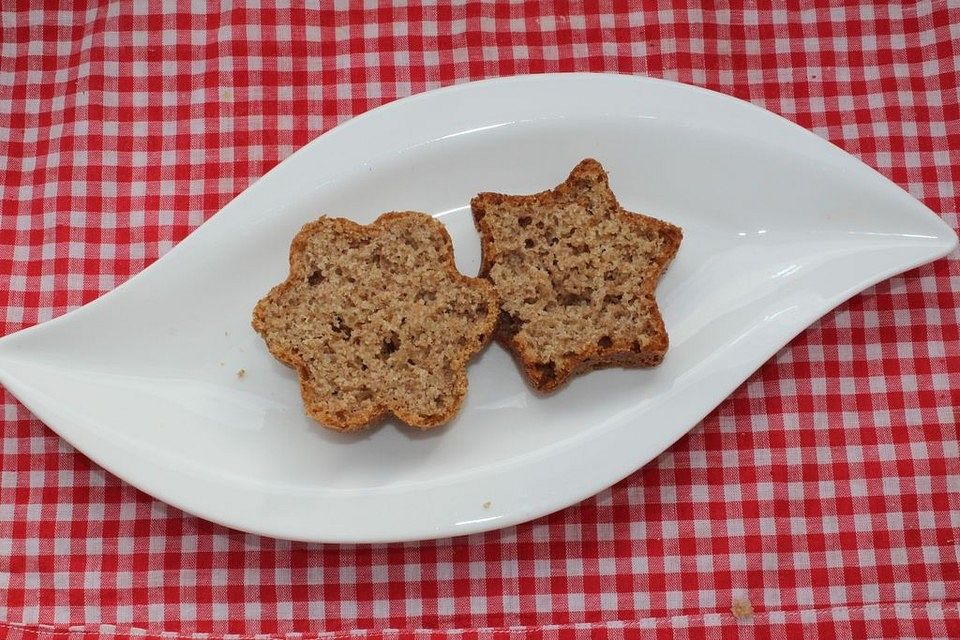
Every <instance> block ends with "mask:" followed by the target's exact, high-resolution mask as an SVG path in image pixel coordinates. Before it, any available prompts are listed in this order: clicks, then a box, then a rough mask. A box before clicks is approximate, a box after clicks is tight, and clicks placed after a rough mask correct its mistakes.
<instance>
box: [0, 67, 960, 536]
mask: <svg viewBox="0 0 960 640" xmlns="http://www.w3.org/2000/svg"><path fill="white" fill-rule="evenodd" d="M587 156H593V157H595V158H597V159H598V160H600V161H601V162H603V164H604V165H605V166H606V168H607V169H608V170H609V172H610V178H611V183H612V186H613V189H614V191H615V192H616V193H617V195H618V196H619V198H620V201H621V202H622V203H623V204H624V206H626V207H627V208H628V209H632V210H635V211H642V212H645V213H649V214H652V215H655V216H659V217H662V218H664V219H666V220H670V221H671V222H674V223H677V224H679V225H681V226H682V227H683V229H684V242H683V246H682V247H681V249H680V253H679V255H678V257H677V259H676V260H675V261H674V263H673V265H672V266H671V268H670V270H669V272H668V273H667V275H666V276H665V278H664V280H663V281H662V283H661V285H660V288H659V293H658V297H659V299H660V302H661V307H662V310H663V315H664V317H665V319H666V324H667V328H668V330H669V333H670V340H671V348H670V352H669V353H668V355H667V358H666V360H665V362H664V363H663V364H662V365H661V366H659V367H657V368H654V369H650V370H644V371H636V370H633V371H626V370H605V371H598V372H594V373H591V374H589V375H586V376H583V377H580V378H577V379H575V380H574V381H573V382H572V383H571V384H570V385H569V386H567V387H566V388H564V389H562V390H561V391H559V392H558V393H556V394H555V395H553V396H552V397H546V398H541V397H537V396H536V395H534V394H533V393H531V391H530V390H529V389H528V387H527V386H526V385H525V384H524V382H523V380H522V379H521V377H520V374H519V372H518V370H517V368H516V367H515V366H514V364H513V362H512V361H511V359H510V358H509V357H508V356H507V354H506V353H505V352H504V351H503V350H502V349H501V348H500V347H499V346H496V345H494V346H492V347H491V348H490V349H488V350H487V351H486V353H485V354H484V355H483V356H482V357H481V358H480V359H479V360H477V361H475V362H474V363H473V365H472V366H471V367H470V370H469V377H470V390H469V393H468V397H467V401H466V403H465V405H464V407H463V409H462V412H461V414H460V416H459V418H457V419H456V421H454V422H453V423H452V424H451V425H450V426H448V427H446V428H442V429H439V430H435V431H432V432H428V433H421V432H417V431H414V430H411V429H408V428H405V427H402V426H400V425H397V424H389V423H388V424H386V425H384V426H382V427H380V428H376V429H373V430H370V431H367V432H364V433H361V434H360V435H354V436H348V435H341V434H336V433H333V432H330V431H327V430H325V429H322V428H320V427H318V426H316V425H315V424H313V423H312V422H311V421H310V420H309V419H307V418H305V417H304V415H303V410H302V407H301V402H300V397H299V393H298V388H297V384H296V378H295V375H294V374H293V372H291V371H290V370H289V369H287V368H286V367H284V366H282V365H280V364H279V363H277V362H276V361H274V360H273V358H271V357H270V356H269V355H268V354H267V352H266V350H265V348H264V346H263V344H262V342H261V340H260V338H259V337H258V336H257V335H256V334H254V333H253V331H252V330H251V329H250V326H249V317H250V311H251V309H252V308H253V305H254V303H255V302H256V301H257V299H258V298H259V297H260V296H261V295H263V293H264V292H266V291H267V290H268V289H269V288H270V286H271V285H273V284H274V283H276V282H278V281H280V280H281V279H282V278H283V277H284V276H285V273H286V269H287V248H288V245H289V242H290V238H291V237H292V236H293V235H294V233H295V232H296V231H297V230H298V229H299V228H300V226H301V225H302V224H303V223H304V222H305V221H307V220H310V219H312V218H314V217H316V216H317V215H318V214H320V213H325V214H330V215H337V216H349V217H351V218H353V219H355V220H357V221H359V222H369V221H371V220H373V219H374V217H376V216H377V215H378V214H379V213H381V212H383V211H387V210H393V209H399V210H403V209H416V210H421V211H427V212H430V213H432V214H435V215H437V216H440V217H441V219H442V220H443V221H444V222H445V223H446V224H447V226H448V228H449V229H450V232H451V234H452V236H453V238H454V244H455V246H456V255H457V261H458V264H459V266H460V268H461V269H462V270H463V271H464V272H466V273H470V274H474V273H476V270H477V266H478V263H479V242H478V240H477V236H476V233H475V232H474V230H473V224H472V221H471V218H470V214H469V209H468V208H467V203H468V201H469V199H470V197H471V196H473V195H474V194H475V193H477V192H478V191H482V190H492V191H503V192H508V193H526V192H532V191H537V190H540V189H544V188H547V187H551V186H553V185H555V184H556V183H558V182H560V181H561V180H562V179H563V178H564V177H565V176H566V174H567V172H568V171H569V170H570V169H571V168H572V167H573V166H574V164H576V162H577V161H579V160H581V159H582V158H584V157H587ZM956 242H957V239H956V236H955V234H954V233H953V231H952V230H951V229H950V228H949V227H947V225H946V224H944V223H943V222H942V221H941V220H940V219H939V218H937V217H936V216H935V215H934V214H932V213H931V212H930V211H929V210H928V209H926V208H925V207H924V206H923V205H921V204H920V203H919V202H917V201H916V200H914V199H913V198H911V197H910V196H909V195H907V194H906V193H905V192H903V191H902V190H900V189H899V188H897V187H896V186H895V185H893V184H892V183H890V182H889V181H887V180H886V179H884V178H883V177H881V176H880V175H879V174H877V173H876V172H874V171H873V170H871V169H869V168H868V167H866V166H865V165H863V164H861V163H860V162H859V161H857V160H855V159H854V158H852V157H851V156H849V155H847V154H845V153H844V152H842V151H840V150H839V149H837V148H836V147H834V146H832V145H830V144H829V143H827V142H825V141H823V140H821V139H820V138H818V137H816V136H815V135H813V134H811V133H809V132H807V131H805V130H803V129H801V128H799V127H797V126H795V125H793V124H791V123H789V122H788V121H786V120H784V119H782V118H780V117H778V116H776V115H773V114H771V113H768V112H766V111H763V110H762V109H759V108H757V107H754V106H751V105H750V104H748V103H745V102H741V101H739V100H735V99H733V98H730V97H727V96H723V95H720V94H717V93H712V92H710V91H705V90H703V89H697V88H693V87H689V86H684V85H680V84H674V83H670V82H664V81H659V80H651V79H646V78H635V77H626V76H611V75H586V74H571V75H542V76H527V77H517V78H510V79H502V80H491V81H486V82H478V83H473V84H466V85H461V86H457V87H452V88H448V89H443V90H440V91H434V92H431V93H427V94H423V95H419V96H416V97H413V98H409V99H405V100H400V101H398V102H394V103H392V104H390V105H387V106H385V107H382V108H380V109H376V110H374V111H371V112H370V113H367V114H365V115H363V116H361V117H359V118H355V119H353V120H351V121H350V122H348V123H346V124H344V125H342V126H340V127H337V128H336V129H334V130H333V131H330V132H329V133H327V134H325V135H323V136H321V137H320V138H318V139H317V140H314V141H313V142H312V143H310V144H309V145H307V146H306V147H304V148H303V149H301V150H300V151H299V152H297V153H296V154H294V155H293V156H291V157H290V158H289V159H288V160H286V161H285V162H283V163H281V164H280V165H279V166H278V167H276V168H275V169H274V170H272V171H271V172H270V173H268V174H267V175H266V176H264V177H263V178H262V179H260V180H259V181H258V182H257V183H256V184H254V185H253V186H252V187H250V188H249V189H247V191H245V192H244V193H243V194H241V195H240V196H238V197H237V198H236V199H235V200H234V201H233V202H231V203H230V204H229V205H227V206H226V207H224V209H223V210H222V211H221V212H220V213H218V214H217V215H216V216H215V217H214V218H213V219H211V220H210V221H209V222H207V223H206V224H204V225H203V226H202V227H201V228H200V229H199V230H197V231H196V232H195V233H193V234H192V235H191V236H190V237H188V238H187V239H186V240H184V241H183V242H182V243H181V244H180V245H179V246H177V247H176V248H175V249H174V250H173V251H171V252H170V253H169V254H168V255H167V256H165V257H164V258H163V259H162V260H160V261H159V262H157V263H156V264H155V265H153V266H151V267H150V268H149V269H147V270H145V271H144V272H143V273H142V274H140V275H138V276H137V277H136V278H134V279H132V280H131V281H130V282H128V283H126V284H124V285H123V286H121V287H118V288H117V289H116V290H115V291H113V292H111V293H110V294H108V295H106V296H104V297H103V298H101V299H99V300H97V301H96V302H94V303H92V304H89V305H87V306H86V307H83V308H82V309H79V310H77V311H75V312H73V313H70V314H68V315H66V316H64V317H62V318H58V319H56V320H53V321H51V322H47V323H45V324H43V325H40V326H37V327H33V328H31V329H27V330H25V331H21V332H19V333H16V334H14V335H11V336H8V337H6V338H5V339H3V340H2V341H0V381H2V383H3V384H4V385H6V386H7V388H8V389H10V391H12V392H13V393H14V394H15V395H16V396H17V397H18V398H20V400H22V401H23V403H24V404H26V405H27V407H29V408H30V409H31V410H32V411H33V412H34V413H35V414H36V415H37V416H38V417H39V418H40V419H41V420H43V421H44V422H46V423H47V424H48V425H50V427H51V428H52V429H54V430H55V431H56V432H57V433H59V434H60V435H61V436H63V437H64V438H65V439H67V440H68V441H69V442H70V443H72V444H73V445H74V446H76V447H77V448H78V449H80V450H81V451H83V452H84V453H85V454H87V455H88V456H90V457H91V458H92V459H93V460H95V461H96V462H97V463H99V464H101V465H103V466H104V467H106V468H107V469H109V470H110V471H112V472H113V473H115V474H117V475H118V476H120V477H121V478H123V479H125V480H127V481H128V482H130V483H131V484H133V485H135V486H137V487H139V488H140V489H142V490H144V491H146V492H148V493H150V494H152V495H154V496H156V497H157V498H160V499H161V500H164V501H166V502H169V503H171V504H173V505H176V506H178V507H180V508H182V509H185V510H187V511H190V512H192V513H195V514H198V515H200V516H203V517H205V518H208V519H210V520H214V521H217V522H220V523H223V524H226V525H229V526H232V527H236V528H238V529H244V530H246V531H251V532H256V533H262V534H266V535H271V536H277V537H282V538H292V539H299V540H311V541H349V542H359V541H392V540H408V539H419V538H432V537H440V536H449V535H456V534H466V533H471V532H476V531H483V530H487V529H494V528H497V527H502V526H506V525H510V524H514V523H518V522H522V521H524V520H528V519H530V518H534V517H536V516H539V515H542V514H546V513H549V512H551V511H554V510H556V509H559V508H561V507H564V506H566V505H569V504H572V503H574V502H577V501H578V500H581V499H583V498H586V497H587V496H590V495H592V494H594V493H596V492H597V491H599V490H601V489H603V488H604V487H606V486H608V485H610V484H612V483H614V482H616V481H617V480H619V479H620V478H622V477H624V476H625V475H627V474H629V473H630V472H632V471H633V470H635V469H637V468H638V467H640V466H641V465H643V464H644V463H646V462H647V461H648V460H650V459H651V458H653V457H654V456H656V455H657V454H658V453H660V452H661V451H663V450H664V449H665V448H666V447H668V446H669V445H670V444H671V443H673V442H674V441H676V440H677V439H678V438H679V437H680V436H682V435H683V434H684V433H685V432H686V431H687V430H688V429H690V428H691V427H692V426H693V425H694V424H696V423H697V421H699V420H700V419H701V418H702V417H703V416H704V415H705V414H706V413H707V412H709V411H710V410H711V409H712V408H713V407H715V406H716V405H717V404H718V403H719V402H720V401H721V400H723V399H724V398H725V397H726V396H727V395H728V394H729V393H730V392H731V391H733V389H734V388H736V387H737V385H739V384H740V382H741V381H743V380H744V379H745V378H746V377H747V376H749V375H750V374H751V373H752V372H753V371H754V370H755V369H756V368H757V367H758V366H759V365H760V364H762V363H763V362H764V361H765V360H767V359H768V358H769V357H770V356H772V355H773V354H774V353H775V352H776V351H777V350H778V349H780V348H781V347H782V346H783V345H784V344H786V343H787V341H789V340H790V339H791V338H792V337H793V336H794V335H796V334H797V333H798V332H799V331H801V330H802V329H803V328H804V327H806V326H807V325H808V324H810V323H811V322H812V321H814V320H815V319H817V318H818V317H820V316H821V315H823V314H824V313H826V312H827V311H829V310H830V309H831V308H833V307H834V306H835V305H837V304H838V303H840V302H842V301H843V300H845V299H847V298H848V297H850V296H851V295H853V294H855V293H856V292H858V291H861V290H862V289H864V288H865V287H868V286H870V285H871V284H873V283H876V282H877V281H879V280H882V279H884V278H886V277H888V276H890V275H892V274H895V273H897V272H900V271H903V270H905V269H909V268H911V267H914V266H917V265H919V264H922V263H924V262H928V261H930V260H933V259H935V258H938V257H940V256H943V255H945V254H946V253H948V252H949V251H950V250H951V249H952V248H953V247H954V246H956ZM241 368H242V369H245V370H246V375H245V376H244V377H242V378H239V377H238V376H237V375H236V374H237V371H238V370H239V369H241Z"/></svg>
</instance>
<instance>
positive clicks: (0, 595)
mask: <svg viewBox="0 0 960 640" xmlns="http://www.w3.org/2000/svg"><path fill="white" fill-rule="evenodd" d="M20 4H22V5H24V6H23V8H22V9H18V8H16V5H17V3H16V2H5V3H3V7H2V13H0V330H2V332H3V333H4V334H5V333H10V332H12V331H16V330H18V329H21V328H23V327H27V326H30V325H33V324H36V323H38V322H43V321H45V320H48V319H50V318H52V317H54V316H58V315H60V314H63V313H65V312H66V311H68V310H70V309H73V308H76V307H78V306H80V305H82V304H84V303H86V302H89V301H90V300H92V299H94V298H96V297H97V296H99V295H101V294H102V293H104V292H106V291H108V290H110V289H112V288H113V287H115V286H117V285H118V284H119V283H121V282H123V281H124V280H126V279H127V278H129V277H131V276H132V275H134V274H136V273H137V272H139V271H140V270H142V269H143V268H144V267H145V266H147V265H148V264H149V263H151V262H152V261H154V260H156V259H157V258H158V257H159V256H160V255H162V254H163V253H164V252H166V251H167V250H169V249H170V248H171V247H172V246H174V245H175V244H176V243H177V242H178V241H179V240H181V239H182V238H184V236H186V235H187V234H188V233H190V231H191V230H193V229H194V228H196V227H197V226H198V225H200V224H201V223H202V222H203V221H204V220H205V219H207V218H208V217H210V216H211V215H213V214H214V213H215V212H216V211H217V210H218V209H219V208H220V207H221V206H223V205H224V204H226V203H227V202H228V201H229V200H230V199H231V198H233V197H234V196H235V195H236V194H237V193H239V192H240V191H242V190H243V189H244V188H245V187H246V186H247V185H249V184H250V183H251V182H252V181H253V180H255V179H256V178H257V177H258V176H260V175H262V174H263V173H264V172H265V171H267V170H268V169H269V168H270V167H272V166H273V165H275V164H276V163H277V162H278V161H280V160H281V159H282V158H284V157H285V156H287V155H288V154H290V153H291V152H292V151H293V150H295V149H296V148H297V147H299V146H301V145H302V144H304V143H306V142H307V141H308V140H310V139H312V138H313V137H315V136H317V135H318V134H320V133H322V132H323V131H325V130H327V129H329V128H330V127H332V126H333V125H335V124H337V123H338V122H341V121H343V120H345V119H347V118H350V117H351V116H354V115H356V114H359V113H362V112H364V111H366V110H368V109H370V108H372V107H375V106H377V105H380V104H383V103H385V102H389V101H391V100H394V99H396V98H400V97H403V96H407V95H410V94H414V93H418V92H421V91H425V90H428V89H433V88H436V87H440V86H444V85H449V84H453V83H458V82H465V81H468V80H474V79H479V78H487V77H492V76H503V75H511V74H518V73H539V72H547V71H574V70H576V71H603V72H613V73H624V74H642V75H650V76H656V77H662V78H668V79H672V80H679V81H682V82H688V83H692V84H696V85H701V86H706V87H709V88H711V89H715V90H718V91H721V92H724V93H728V94H731V95H734V96H737V97H739V98H743V99H746V100H750V101H752V102H754V103H756V104H758V105H761V106H763V107H766V108H768V109H771V110H772V111H775V112H777V113H780V114H783V115H784V116H786V117H787V118H789V119H791V120H793V121H795V122H798V123H799V124H801V125H802V126H804V127H807V128H809V129H812V130H813V131H814V132H816V133H817V134H819V135H821V136H823V137H825V138H827V139H829V140H830V141H832V142H834V143H836V144H838V145H840V146H841V147H843V148H845V149H846V150H848V151H849V152H851V153H852V154H854V155H856V156H858V157H860V158H862V159H863V160H864V161H865V162H866V163H867V164H869V165H872V166H874V167H876V168H878V169H879V170H880V171H881V172H882V173H884V174H885V175H886V176H888V177H889V178H891V179H892V180H893V181H894V182H896V183H898V184H899V185H901V186H902V187H903V188H905V189H907V190H908V191H909V192H910V193H912V194H913V195H914V196H916V197H917V198H919V199H921V200H922V201H923V202H925V203H926V204H927V205H928V206H929V207H930V208H932V209H933V210H934V211H937V212H939V213H940V214H941V215H942V216H943V217H944V219H945V220H946V221H947V222H948V223H949V224H950V225H951V226H952V227H953V228H957V226H958V214H957V211H958V204H960V198H958V195H960V194H958V190H960V83H958V69H960V48H957V45H956V43H957V42H960V3H958V2H957V1H956V0H929V1H926V2H913V1H905V2H899V3H898V2H887V1H876V2H871V1H869V0H864V1H860V2H846V3H830V4H833V5H835V6H833V7H830V6H828V3H826V2H819V1H816V2H815V1H807V2H803V3H791V4H800V5H802V6H803V7H804V8H802V9H800V10H796V11H792V10H768V9H758V8H757V4H758V3H755V2H742V3H741V2H734V4H743V5H745V8H737V9H727V8H724V9H716V10H707V9H701V8H699V5H700V3H698V2H689V3H687V2H686V1H685V0H674V1H673V2H670V3H660V4H661V6H660V7H659V8H658V7H656V6H654V5H652V4H651V5H650V6H649V7H648V8H636V9H634V10H629V11H628V10H621V9H618V8H617V6H620V5H625V4H626V3H610V2H603V3H599V4H598V3H594V2H590V3H581V2H578V1H575V0H556V1H551V0H539V1H534V2H500V3H492V2H489V3H488V2H481V1H478V0H469V1H467V2H461V3H458V4H457V5H456V6H447V5H443V6H437V5H434V4H429V3H424V4H420V3H418V2H416V0H406V1H403V2H398V3H396V4H395V6H392V7H388V6H386V3H384V6H379V5H378V4H377V3H376V2H363V3H362V4H361V3H360V2H359V1H358V2H349V3H348V2H345V1H340V2H338V3H335V6H330V4H329V3H328V2H321V3H319V4H320V5H322V6H318V3H316V2H310V3H309V5H310V8H306V9H304V8H273V7H267V6H264V5H265V4H266V0H261V1H257V2H253V3H251V4H250V5H248V6H242V5H240V4H237V5H233V4H231V3H229V2H224V3H218V2H211V3H203V2H184V1H173V2H138V3H131V2H100V3H94V2H91V3H89V7H85V6H83V5H84V4H87V3H76V6H74V7H73V8H69V7H66V6H65V7H62V8H50V9H44V8H40V7H41V5H42V3H40V2H34V3H29V5H28V3H20ZM51 4H52V3H51ZM64 4H67V3H64ZM634 4H635V6H637V3H634ZM707 4H712V3H707ZM719 4H725V3H719ZM615 5H617V6H615ZM958 308H960V256H958V255H957V254H956V253H955V254H954V255H952V256H950V257H948V258H947V259H944V260H940V261H938V262H936V263H934V264H931V265H928V266H925V267H922V268H919V269H915V270H913V271H910V272H908V273H906V274H904V275H902V276H898V277H896V278H893V279H892V280H888V281H886V282H883V283H881V284H880V285H878V286H876V287H874V288H872V289H870V290H868V291H866V292H865V293H863V294H861V295H859V296H857V297H855V298H854V299H852V300H851V301H849V302H848V303H846V304H844V305H842V306H841V307H840V308H839V309H838V310H836V311H834V312H832V313H830V314H828V315H827V316H826V317H825V318H824V319H823V320H822V321H820V322H819V323H817V324H816V325H814V326H813V327H812V328H810V329H809V330H807V331H806V332H804V333H803V334H802V335H800V336H799V337H798V338H797V339H796V340H794V341H793V342H792V343H791V344H790V345H789V346H788V347H787V348H785V349H784V350H783V351H781V352H780V353H779V354H778V355H777V356H776V357H775V358H773V359H772V360H771V361H770V362H768V363H767V364H766V365H765V366H763V367H762V368H761V369H760V371H759V372H757V373H756V374H755V375H753V376H752V377H751V378H750V379H749V380H748V381H747V382H746V383H745V384H744V385H743V386H742V387H741V388H740V389H739V390H738V391H736V393H734V395H733V396H732V397H731V398H730V399H729V400H727V401H726V402H724V403H723V404H722V405H721V406H720V407H719V408H718V409H716V410H715V411H714V412H713V413H711V414H710V415H709V416H708V417H707V418H706V419H705V420H704V421H703V422H702V423H701V424H700V425H698V426H697V427H696V428H695V429H694V430H693V431H692V432H691V433H690V434H689V435H688V436H686V437H685V438H683V439H682V440H681V441H680V442H678V443H677V444H676V445H675V446H674V447H672V448H671V449H670V450H669V451H667V452H666V453H664V454H663V455H661V456H660V457H659V458H658V459H656V460H655V461H654V462H652V463H650V464H649V465H647V466H646V467H645V468H644V469H642V470H640V471H638V472H636V473H634V474H633V475H632V476H630V477H629V478H627V479H626V480H624V481H623V482H621V483H619V484H617V485H616V486H614V487H613V488H611V489H608V490H606V491H604V492H602V493H601V494H599V495H598V496H596V497H594V498H591V499H589V500H587V501H585V502H583V503H581V504H579V505H577V506H574V507H571V508H568V509H566V510H563V511H561V512H559V513H556V514H553V515H551V516H548V517H545V518H541V519H540V520H537V521H535V522H532V523H528V524H524V525H521V526H517V527H513V528H510V529H506V530H503V531H498V532H492V533H488V534H483V535H475V536H471V537H469V538H456V539H452V540H440V541H433V542H423V543H416V544H398V545H378V546H365V545H358V546H347V545H341V546H337V545H307V544H298V543H290V542H283V541H278V540H271V539H265V538H259V537H255V536H251V535H244V534H242V533H238V532H234V531H230V530H227V529H224V528H222V527H219V526H217V525H213V524H211V523H209V522H205V521H203V520H200V519H197V518H195V517H192V516H189V515H185V514H184V513H182V512H180V511H178V510H176V509H174V508H172V507H168V506H166V505H164V504H161V503H159V502H157V501H155V500H153V499H151V498H150V497H149V496H147V495H144V494H142V493H140V492H138V491H137V490H135V489H133V488H131V487H130V486H127V485H125V484H124V483H122V482H120V481H119V480H117V479H116V478H114V477H113V476H111V475H110V474H109V473H107V472H105V471H103V470H102V469H100V468H98V467H97V466H96V465H94V464H93V463H91V462H90V461H89V460H88V459H87V458H85V457H84V456H83V455H80V454H79V453H77V452H76V451H74V450H73V449H71V448H70V447H69V446H68V445H66V444H64V443H63V442H61V441H60V439H59V438H58V437H57V436H55V435H54V434H53V433H52V432H51V431H49V430H48V429H47V428H46V427H45V426H44V425H43V424H41V423H40V422H39V421H38V420H37V419H35V418H34V417H32V416H31V415H30V414H29V413H28V412H27V411H26V409H24V408H23V407H22V406H21V405H20V404H18V403H17V401H16V400H15V399H14V398H13V397H12V396H10V395H9V394H8V393H6V392H2V395H0V400H2V402H3V419H4V422H3V430H2V433H0V621H3V622H2V623H0V629H2V630H3V631H5V632H6V635H8V636H10V637H12V638H29V639H36V638H49V639H54V638H56V639H67V640H71V639H73V638H87V637H94V636H99V635H102V636H109V637H117V638H125V637H141V638H160V637H163V638H174V637H184V638H186V637H190V638H194V637H197V638H208V637H209V638H220V637H224V636H229V637H237V638H239V637H244V638H246V637H249V636H251V635H255V634H265V636H278V637H284V636H286V637H290V638H316V637H318V636H319V637H322V638H339V637H343V636H344V634H346V632H347V631H348V630H350V629H358V630H361V631H362V633H360V634H358V636H363V637H374V638H381V637H382V638H397V639H403V640H406V639H414V638H416V639H420V638H422V639H424V640H427V639H429V640H434V639H437V640H439V639H443V640H459V639H468V638H469V639H480V638H498V639H512V638H521V637H534V638H544V639H557V640H563V639H574V638H577V639H579V638H587V637H591V638H592V637H595V636H598V635H609V636H613V637H625V638H626V637H641V638H643V637H647V638H661V637H673V636H675V637H680V638H712V637H724V638H733V637H737V638H754V637H783V638H794V637H797V638H799V637H848V636H849V637H858V638H866V637H870V638H905V637H924V638H927V637H953V638H957V637H960V611H958V601H960V569H958V548H960V460H958V453H960V452H958V407H960V335H958ZM734 610H736V611H737V612H738V613H739V614H740V615H739V616H735V615H734V613H733V612H734ZM751 611H752V614H751ZM350 637H354V636H353V635H351V636H350Z"/></svg>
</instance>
